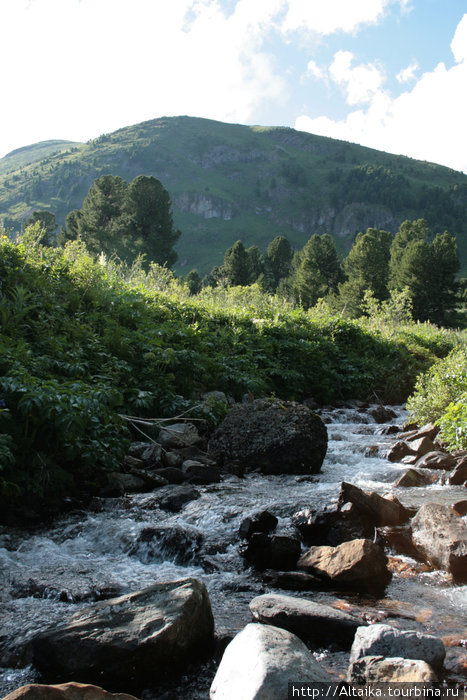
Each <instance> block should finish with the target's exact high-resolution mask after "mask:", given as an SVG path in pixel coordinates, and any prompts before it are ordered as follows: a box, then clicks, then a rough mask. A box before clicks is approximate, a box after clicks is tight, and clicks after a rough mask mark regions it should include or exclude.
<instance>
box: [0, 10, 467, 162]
mask: <svg viewBox="0 0 467 700" xmlns="http://www.w3.org/2000/svg"><path fill="white" fill-rule="evenodd" d="M0 28H1V37H2V38H1V41H0V59H1V63H0V65H1V66H2V71H1V73H0V90H1V92H0V94H1V96H2V103H3V106H2V110H1V126H2V128H1V129H0V156H2V155H5V154H6V153H8V152H9V151H11V150H13V149H14V148H18V147H21V146H25V145H27V144H30V143H34V142H37V141H42V140H46V139H52V138H62V139H70V140H77V141H86V140H88V139H90V138H94V137H96V136H99V135H100V134H102V133H107V132H109V131H113V130H115V129H118V128H120V127H123V126H127V125H129V124H134V123H137V122H140V121H144V120H146V119H153V118H156V117H161V116H174V115H178V114H187V115H191V116H200V117H207V118H212V119H219V120H222V121H230V122H238V123H243V124H264V125H280V126H291V127H294V128H298V129H301V130H303V131H310V132H312V133H318V134H322V135H326V136H332V137H334V138H341V139H344V140H347V141H352V142H356V143H362V144H363V145H367V146H371V147H373V148H379V149H381V150H386V151H390V152H392V153H402V154H405V155H409V156H412V157H414V158H419V159H422V160H429V161H433V162H436V163H441V164H443V165H447V166H449V167H452V168H455V169H457V170H464V172H467V139H466V136H465V128H466V127H465V125H466V124H467V1H466V0H462V1H461V0H1V2H0Z"/></svg>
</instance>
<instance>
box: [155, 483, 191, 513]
mask: <svg viewBox="0 0 467 700" xmlns="http://www.w3.org/2000/svg"><path fill="white" fill-rule="evenodd" d="M199 496H200V493H199V491H198V490H197V489H195V488H194V486H188V485H187V486H184V485H181V486H174V487H173V488H172V489H171V490H170V493H168V494H167V495H166V496H164V497H163V498H161V499H160V500H159V502H158V505H159V508H161V510H167V511H169V512H171V513H178V512H180V511H181V510H182V508H183V506H184V505H186V504H187V503H189V502H190V501H194V500H195V499H196V498H199Z"/></svg>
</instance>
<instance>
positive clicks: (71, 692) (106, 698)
mask: <svg viewBox="0 0 467 700" xmlns="http://www.w3.org/2000/svg"><path fill="white" fill-rule="evenodd" d="M3 700H136V698H135V697H134V696H133V695H127V694H126V693H109V692H108V691H107V690H104V689H103V688H100V687H99V686H97V685H87V684H85V683H63V684H60V685H44V684H41V683H29V684H28V685H23V686H21V688H17V690H14V691H13V692H12V693H10V694H9V695H6V696H5V697H4V698H3Z"/></svg>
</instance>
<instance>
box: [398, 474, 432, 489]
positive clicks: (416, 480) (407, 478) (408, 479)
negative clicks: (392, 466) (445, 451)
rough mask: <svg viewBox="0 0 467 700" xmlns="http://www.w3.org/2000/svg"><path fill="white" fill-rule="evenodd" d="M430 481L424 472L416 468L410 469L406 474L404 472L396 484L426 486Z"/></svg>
mask: <svg viewBox="0 0 467 700" xmlns="http://www.w3.org/2000/svg"><path fill="white" fill-rule="evenodd" d="M430 483H431V479H430V478H429V477H427V476H426V474H422V473H421V472H418V471H417V470H416V469H408V470H407V471H406V472H405V473H404V474H402V476H400V477H399V478H398V480H397V481H396V483H395V484H394V486H395V487H399V486H401V487H412V488H414V487H415V486H426V485H427V484H430Z"/></svg>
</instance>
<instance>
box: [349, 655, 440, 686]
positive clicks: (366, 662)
mask: <svg viewBox="0 0 467 700" xmlns="http://www.w3.org/2000/svg"><path fill="white" fill-rule="evenodd" d="M437 680H438V678H437V676H436V673H435V672H434V671H433V669H432V668H431V666H429V665H428V664H427V663H426V661H421V660H420V659H404V658H402V657H392V658H384V656H363V657H362V658H361V659H357V661H355V662H354V663H353V664H351V665H350V666H349V670H348V672H347V681H348V682H349V683H356V684H357V685H364V684H366V683H428V684H431V683H436V682H437Z"/></svg>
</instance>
